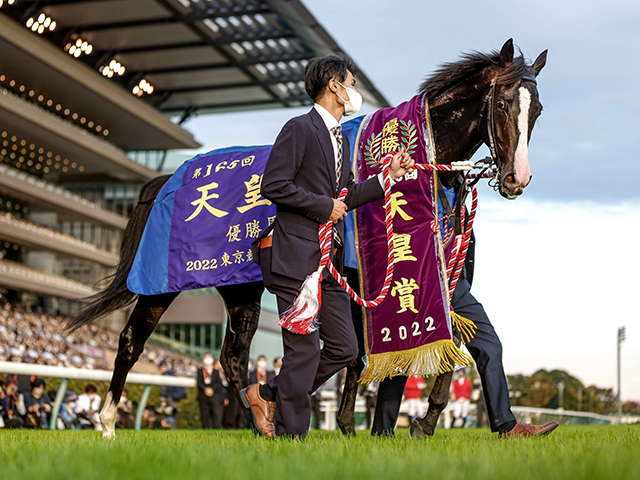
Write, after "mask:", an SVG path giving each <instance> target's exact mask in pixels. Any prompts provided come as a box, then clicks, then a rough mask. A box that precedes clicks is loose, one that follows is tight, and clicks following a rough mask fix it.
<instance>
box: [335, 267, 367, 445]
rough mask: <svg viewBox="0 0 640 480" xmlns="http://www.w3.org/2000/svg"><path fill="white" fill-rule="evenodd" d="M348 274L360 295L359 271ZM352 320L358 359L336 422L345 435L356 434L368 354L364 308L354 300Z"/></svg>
mask: <svg viewBox="0 0 640 480" xmlns="http://www.w3.org/2000/svg"><path fill="white" fill-rule="evenodd" d="M344 271H345V273H346V274H347V282H348V283H349V285H351V286H352V287H353V288H354V290H355V291H356V293H358V294H359V293H360V288H359V285H360V280H359V277H358V270H356V269H353V268H345V269H344ZM351 318H352V319H353V327H354V329H355V331H356V338H357V339H358V358H356V359H355V360H354V361H353V362H352V363H351V365H349V366H348V367H347V375H346V378H345V380H344V392H343V394H342V402H341V403H340V408H339V409H338V414H337V416H336V422H337V423H338V427H340V431H341V432H342V433H343V434H344V435H355V434H356V413H355V410H356V399H357V397H358V380H359V379H360V373H361V372H362V369H363V368H364V362H363V361H362V358H363V357H364V355H365V354H366V351H365V347H364V325H363V319H362V307H361V306H360V305H358V304H357V303H356V302H354V301H353V300H352V301H351Z"/></svg>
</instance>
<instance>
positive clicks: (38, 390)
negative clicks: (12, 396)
mask: <svg viewBox="0 0 640 480" xmlns="http://www.w3.org/2000/svg"><path fill="white" fill-rule="evenodd" d="M43 393H44V388H34V389H33V394H34V395H38V396H41V395H42V394H43Z"/></svg>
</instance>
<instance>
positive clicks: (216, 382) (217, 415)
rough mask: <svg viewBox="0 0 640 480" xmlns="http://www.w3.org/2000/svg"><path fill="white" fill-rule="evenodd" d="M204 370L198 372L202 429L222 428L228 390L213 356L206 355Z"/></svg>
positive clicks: (203, 361)
mask: <svg viewBox="0 0 640 480" xmlns="http://www.w3.org/2000/svg"><path fill="white" fill-rule="evenodd" d="M202 364H203V365H202V368H200V369H199V370H198V376H197V380H198V403H199V404H200V421H201V422H202V428H216V429H219V428H222V412H223V410H224V405H225V402H226V397H227V389H226V388H225V387H224V385H223V384H222V379H221V378H220V374H219V373H218V370H217V369H216V368H215V361H214V359H213V355H211V354H210V353H205V354H204V356H203V357H202Z"/></svg>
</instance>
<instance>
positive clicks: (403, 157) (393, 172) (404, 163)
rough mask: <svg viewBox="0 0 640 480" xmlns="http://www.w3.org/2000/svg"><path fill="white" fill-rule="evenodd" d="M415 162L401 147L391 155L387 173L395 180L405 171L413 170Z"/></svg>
mask: <svg viewBox="0 0 640 480" xmlns="http://www.w3.org/2000/svg"><path fill="white" fill-rule="evenodd" d="M415 164H416V162H415V160H413V159H412V158H411V157H410V156H409V154H408V153H407V152H405V150H404V148H401V149H400V151H399V152H398V153H396V154H395V155H394V156H393V160H391V165H389V175H390V176H391V179H392V180H396V179H397V178H398V177H402V176H403V175H404V174H405V173H411V172H413V166H414V165H415Z"/></svg>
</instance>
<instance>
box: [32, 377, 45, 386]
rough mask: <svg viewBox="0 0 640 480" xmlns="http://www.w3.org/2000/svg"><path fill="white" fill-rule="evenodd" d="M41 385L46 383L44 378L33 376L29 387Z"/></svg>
mask: <svg viewBox="0 0 640 480" xmlns="http://www.w3.org/2000/svg"><path fill="white" fill-rule="evenodd" d="M43 385H46V383H45V381H44V379H42V378H40V377H36V378H34V380H33V382H31V388H35V387H42V386H43Z"/></svg>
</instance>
